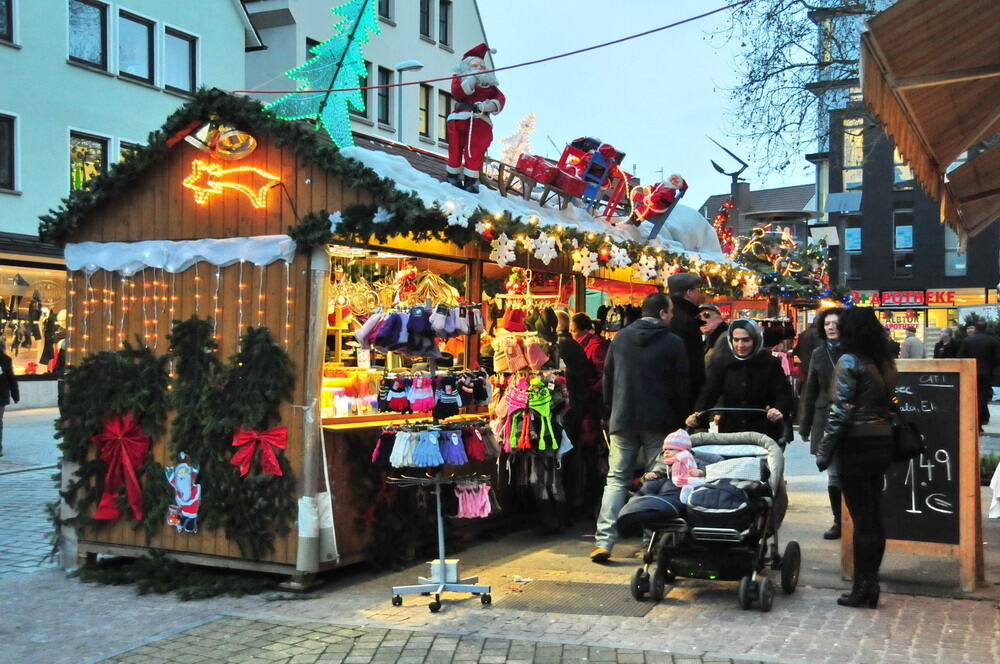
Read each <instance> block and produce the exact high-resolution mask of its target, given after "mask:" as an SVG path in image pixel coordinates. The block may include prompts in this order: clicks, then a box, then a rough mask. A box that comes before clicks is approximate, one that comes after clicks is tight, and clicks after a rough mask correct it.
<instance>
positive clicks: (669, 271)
mask: <svg viewBox="0 0 1000 664" xmlns="http://www.w3.org/2000/svg"><path fill="white" fill-rule="evenodd" d="M673 275H674V266H673V265H671V264H670V263H664V264H663V267H661V268H660V274H659V279H660V283H662V284H663V286H664V288H666V286H667V280H668V279H670V277H672V276H673Z"/></svg>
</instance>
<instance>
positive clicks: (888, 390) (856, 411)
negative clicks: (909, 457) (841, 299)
mask: <svg viewBox="0 0 1000 664" xmlns="http://www.w3.org/2000/svg"><path fill="white" fill-rule="evenodd" d="M840 338H841V347H842V349H843V355H841V356H840V360H838V361H837V368H836V370H835V371H834V375H833V386H832V388H831V389H832V393H833V398H832V402H831V404H830V413H829V415H828V417H827V422H826V432H825V433H824V436H823V441H822V442H821V443H820V446H819V450H818V451H819V454H818V455H817V456H816V466H817V467H818V468H819V469H820V470H826V468H827V467H828V466H829V465H830V461H831V459H832V458H833V455H834V452H835V451H836V454H837V456H838V457H839V463H840V487H841V490H842V491H843V493H844V501H845V502H846V503H847V509H848V510H850V512H851V519H853V521H854V542H853V546H854V586H853V588H852V589H851V592H850V593H849V594H847V595H844V596H842V597H841V598H840V599H838V600H837V603H838V604H840V605H842V606H866V607H868V608H870V609H874V608H875V607H877V606H878V596H879V585H878V571H879V567H881V565H882V554H883V553H885V525H884V524H883V521H882V505H881V503H882V484H883V482H884V480H885V471H886V469H887V468H888V467H889V464H890V463H891V461H892V423H891V419H890V417H891V413H890V409H891V404H892V401H891V400H892V398H893V394H894V391H895V389H896V363H895V361H894V360H893V358H892V356H891V351H890V350H889V349H888V348H887V347H886V345H885V341H884V332H883V330H882V325H881V324H880V323H879V322H878V319H877V318H876V317H875V312H873V311H872V310H871V309H867V308H853V309H848V310H847V311H845V312H844V315H843V316H841V319H840Z"/></svg>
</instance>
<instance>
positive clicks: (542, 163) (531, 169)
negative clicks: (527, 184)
mask: <svg viewBox="0 0 1000 664" xmlns="http://www.w3.org/2000/svg"><path fill="white" fill-rule="evenodd" d="M515 168H516V169H517V170H518V171H520V172H521V173H524V174H525V175H528V176H531V177H532V178H533V179H534V180H535V181H536V182H540V183H542V184H548V183H550V182H552V180H553V179H555V177H556V173H557V172H558V171H559V169H558V168H556V165H555V164H553V163H552V162H551V161H549V160H548V159H546V158H545V157H539V156H537V155H531V154H522V155H521V156H519V157H518V158H517V165H516V166H515Z"/></svg>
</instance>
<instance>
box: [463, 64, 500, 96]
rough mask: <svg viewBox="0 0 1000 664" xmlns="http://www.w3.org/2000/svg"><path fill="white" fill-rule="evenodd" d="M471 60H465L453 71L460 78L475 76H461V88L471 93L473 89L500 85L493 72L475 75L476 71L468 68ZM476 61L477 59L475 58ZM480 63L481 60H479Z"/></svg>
mask: <svg viewBox="0 0 1000 664" xmlns="http://www.w3.org/2000/svg"><path fill="white" fill-rule="evenodd" d="M471 59H472V58H466V59H465V60H463V61H462V62H461V64H460V65H459V66H458V69H456V70H455V73H456V74H458V75H460V76H462V75H463V74H475V75H474V76H463V78H462V88H463V89H464V90H465V91H466V92H468V93H470V94H471V93H472V90H473V89H474V87H476V86H478V87H490V86H493V87H499V85H500V83H499V82H498V81H497V77H496V74H494V73H493V72H486V73H482V74H476V73H475V72H476V71H478V70H475V69H472V68H471V67H470V66H469V60H471ZM476 59H477V60H478V58H476ZM480 62H481V60H480Z"/></svg>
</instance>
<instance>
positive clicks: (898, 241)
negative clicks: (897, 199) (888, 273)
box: [892, 210, 913, 251]
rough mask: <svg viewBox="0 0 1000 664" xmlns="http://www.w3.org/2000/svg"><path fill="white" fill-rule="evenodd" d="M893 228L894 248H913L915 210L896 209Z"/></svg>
mask: <svg viewBox="0 0 1000 664" xmlns="http://www.w3.org/2000/svg"><path fill="white" fill-rule="evenodd" d="M892 228H893V233H892V235H893V239H892V248H893V249H895V250H896V251H904V250H906V251H909V250H910V249H913V210H894V211H893V213H892Z"/></svg>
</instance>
